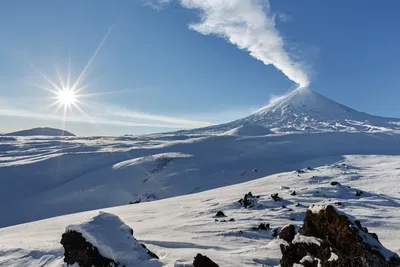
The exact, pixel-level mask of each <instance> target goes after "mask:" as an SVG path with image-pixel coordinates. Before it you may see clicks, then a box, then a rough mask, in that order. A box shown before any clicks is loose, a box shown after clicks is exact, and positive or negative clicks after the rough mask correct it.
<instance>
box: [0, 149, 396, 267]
mask: <svg viewBox="0 0 400 267" xmlns="http://www.w3.org/2000/svg"><path fill="white" fill-rule="evenodd" d="M328 162H329V163H330V164H328V165H324V164H325V163H328ZM303 166H304V167H307V166H314V167H317V166H318V167H317V168H315V169H314V170H308V169H304V173H297V172H294V171H290V172H286V173H278V174H274V175H271V176H267V177H264V178H261V179H257V180H253V181H249V182H246V183H242V184H237V185H233V186H229V187H223V188H218V189H214V190H210V191H205V192H201V193H197V194H191V195H186V196H181V197H174V198H169V199H165V200H161V201H154V202H148V203H140V204H136V205H126V206H121V207H114V208H109V209H104V211H106V212H110V213H112V214H115V215H117V216H119V217H120V218H121V219H122V220H123V221H124V222H125V223H126V224H127V225H128V226H129V227H131V228H132V229H134V237H135V238H136V239H138V241H139V242H143V243H144V244H145V245H146V246H147V247H148V248H149V249H150V250H151V251H153V252H155V253H156V254H157V255H158V256H160V261H161V262H162V263H163V265H164V266H168V267H173V266H179V267H182V266H184V264H188V263H190V262H192V261H193V257H194V256H195V255H196V254H197V253H202V254H205V255H207V256H209V257H210V258H211V259H213V260H214V261H215V262H216V263H218V264H219V265H220V266H277V265H278V263H279V259H280V257H281V254H280V250H279V244H280V243H279V242H278V241H276V240H274V239H273V237H272V232H273V231H272V229H275V228H277V227H283V226H285V225H286V224H289V223H292V224H295V225H298V226H299V225H301V224H302V220H303V218H304V215H305V212H306V210H307V207H308V206H309V205H311V204H321V205H324V204H328V203H331V204H333V205H335V207H336V208H337V209H339V210H341V211H343V212H346V213H348V214H351V215H353V216H354V217H356V218H357V219H359V220H360V221H361V223H362V225H363V226H366V227H368V229H369V230H370V231H371V232H376V233H377V234H378V236H379V239H380V241H381V242H382V244H383V245H384V246H385V247H387V248H388V249H390V250H392V251H394V252H396V253H400V242H399V240H400V231H399V230H400V229H399V223H398V222H399V221H400V198H399V195H400V189H399V187H398V177H399V176H400V168H399V166H400V156H382V155H370V156H362V155H352V156H336V157H328V158H319V159H314V160H312V161H309V162H304V163H303ZM332 181H337V182H340V183H341V184H342V186H339V185H337V186H331V185H330V183H331V182H332ZM348 186H350V188H348ZM292 190H295V191H296V195H295V196H292V195H290V194H289V193H290V192H291V191H292ZM356 190H361V191H363V194H362V195H361V196H360V197H358V196H356V195H355V191H356ZM249 191H252V192H253V193H254V194H256V195H260V199H259V202H258V203H259V206H257V207H256V208H253V209H244V208H243V207H241V206H240V205H239V203H238V202H237V201H238V200H239V199H240V198H242V197H243V195H244V194H245V193H247V192H249ZM273 193H279V196H281V197H282V198H283V200H282V201H278V202H274V201H273V200H272V199H271V198H270V195H271V194H273ZM338 202H341V205H338ZM297 203H300V205H297ZM335 203H336V204H335ZM219 210H222V211H223V212H224V213H225V214H226V216H227V217H226V218H225V219H227V220H229V219H230V218H234V219H235V221H229V222H221V221H215V217H214V215H215V214H216V212H217V211H219ZM2 214H3V215H5V213H4V212H3V213H2ZM97 214H98V211H88V212H84V213H76V214H71V215H66V216H61V217H56V218H50V219H46V220H43V221H36V222H32V223H28V224H22V225H16V226H11V227H7V228H1V229H0V266H7V267H16V266H26V267H33V266H35V267H37V266H61V265H62V258H63V249H62V247H61V245H60V243H59V242H60V240H61V235H62V233H63V232H64V230H65V227H66V226H67V225H70V224H74V223H78V222H83V221H86V220H88V219H90V218H91V217H93V216H95V215H97ZM219 220H221V219H219ZM261 222H265V223H269V224H270V227H271V230H259V231H256V230H252V227H254V226H257V225H259V224H260V223H261ZM186 266H187V265H186Z"/></svg>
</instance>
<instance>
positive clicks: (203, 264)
mask: <svg viewBox="0 0 400 267" xmlns="http://www.w3.org/2000/svg"><path fill="white" fill-rule="evenodd" d="M193 267H219V265H218V264H216V263H215V262H213V261H212V260H211V259H210V258H209V257H207V256H203V255H201V254H197V255H196V257H194V261H193Z"/></svg>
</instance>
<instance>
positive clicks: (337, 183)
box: [331, 181, 340, 186]
mask: <svg viewBox="0 0 400 267" xmlns="http://www.w3.org/2000/svg"><path fill="white" fill-rule="evenodd" d="M331 185H332V186H335V185H340V183H339V182H336V181H333V182H331Z"/></svg>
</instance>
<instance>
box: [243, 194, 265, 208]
mask: <svg viewBox="0 0 400 267" xmlns="http://www.w3.org/2000/svg"><path fill="white" fill-rule="evenodd" d="M257 198H260V196H254V195H253V194H252V193H251V192H249V193H247V194H246V195H244V198H241V199H240V200H239V203H240V205H242V206H243V207H244V208H246V209H247V208H252V207H254V206H255V203H256V199H257Z"/></svg>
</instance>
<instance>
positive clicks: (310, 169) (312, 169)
mask: <svg viewBox="0 0 400 267" xmlns="http://www.w3.org/2000/svg"><path fill="white" fill-rule="evenodd" d="M307 170H309V171H315V169H314V168H311V167H307Z"/></svg>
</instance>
